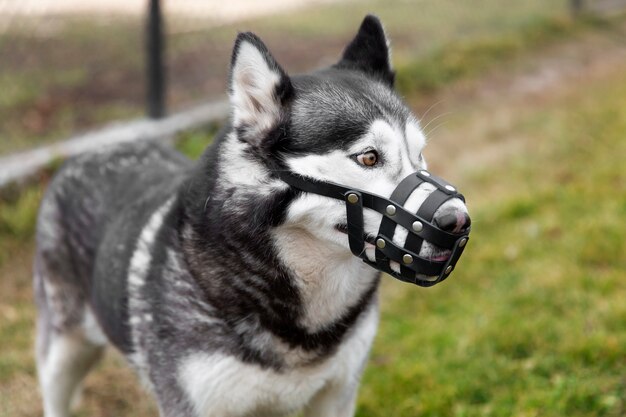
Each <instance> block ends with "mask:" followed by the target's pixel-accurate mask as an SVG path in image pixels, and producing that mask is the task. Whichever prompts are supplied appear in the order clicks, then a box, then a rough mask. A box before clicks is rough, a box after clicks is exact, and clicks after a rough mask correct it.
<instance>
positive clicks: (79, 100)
mask: <svg viewBox="0 0 626 417" xmlns="http://www.w3.org/2000/svg"><path fill="white" fill-rule="evenodd" d="M625 12H626V0H525V1H503V0H473V1H471V2H470V1H455V0H384V1H383V0H363V1H358V0H352V1H350V0H297V1H295V0H292V1H289V0H265V1H263V2H259V1H254V0H230V1H228V2H225V1H214V0H204V1H203V0H177V1H174V0H161V1H160V2H159V1H156V0H150V1H148V0H124V1H122V0H107V1H101V2H93V1H77V0H55V1H52V0H0V416H1V417H4V416H7V417H8V416H11V417H13V416H20V417H21V416H39V415H41V406H40V400H39V394H38V388H37V384H36V371H35V367H34V361H33V347H32V346H33V329H34V317H35V310H34V307H33V304H32V291H31V287H30V285H31V284H30V282H31V258H32V250H33V239H32V238H33V233H34V223H35V216H36V211H37V208H38V204H39V200H40V198H41V195H42V192H43V190H45V186H46V184H47V182H48V180H49V178H50V176H51V175H52V174H53V173H54V170H55V168H56V167H58V166H59V163H60V162H61V161H62V160H63V159H64V158H65V157H67V156H68V155H72V154H75V153H77V152H82V151H85V150H89V149H94V148H97V147H100V146H103V145H104V144H106V143H113V142H115V141H124V140H166V141H170V142H171V143H172V144H173V145H174V146H176V147H178V148H179V149H180V150H181V151H182V152H184V153H186V154H187V155H189V156H190V157H192V158H196V157H197V156H198V155H199V154H200V153H201V152H202V150H203V149H204V148H205V147H206V146H207V144H208V143H210V141H211V140H212V137H213V135H214V133H215V131H216V129H217V128H218V127H219V125H220V124H222V123H223V122H224V120H225V118H226V117H227V114H228V113H227V112H228V109H227V106H225V104H224V99H225V90H226V81H227V74H228V64H229V59H230V52H231V48H232V45H233V42H234V39H235V37H236V34H237V32H238V31H248V30H250V31H253V32H255V33H257V34H258V35H259V36H260V37H261V38H262V39H263V40H264V41H265V43H266V44H267V45H268V47H269V48H270V50H271V51H272V52H273V54H274V55H275V57H276V58H277V60H278V61H279V62H280V63H281V64H282V65H283V67H284V68H285V69H286V70H287V71H288V72H290V73H298V72H303V71H306V70H309V69H314V68H319V67H322V66H327V65H331V64H333V63H334V62H336V61H337V60H338V58H339V56H340V54H341V51H342V49H343V48H344V46H345V45H346V44H347V43H348V42H349V41H350V39H351V38H352V36H354V34H355V33H356V30H357V28H358V26H359V24H360V22H361V20H362V19H363V17H364V16H365V14H367V13H374V14H376V15H378V16H379V17H380V18H381V20H382V21H383V23H384V24H385V28H386V31H387V34H388V36H389V37H390V39H391V42H392V50H393V62H394V66H395V68H396V70H397V88H398V91H399V93H400V94H401V95H402V96H403V98H404V99H405V100H406V101H407V103H409V105H410V106H411V107H412V108H413V110H414V111H415V113H416V115H417V116H418V118H419V119H420V120H421V123H422V127H423V129H424V130H425V132H426V134H427V137H428V139H429V145H428V147H427V149H426V152H425V154H426V157H427V159H428V161H429V167H430V168H431V170H433V171H435V172H437V173H439V174H441V175H442V176H444V177H445V178H447V179H449V180H450V181H451V182H452V183H454V184H456V185H458V186H459V187H460V188H461V189H462V190H463V191H464V194H465V195H466V198H467V200H468V205H469V208H470V211H471V213H472V220H473V232H472V241H471V242H470V245H469V247H468V249H467V251H466V252H465V253H466V255H465V256H464V258H463V260H462V261H461V263H460V267H459V269H458V271H456V272H455V274H454V275H453V278H451V279H450V280H448V281H446V282H445V283H443V284H441V285H438V286H436V287H434V288H431V289H424V288H418V287H411V286H408V285H407V284H402V283H400V282H394V281H392V280H391V279H390V278H387V279H385V280H383V281H384V282H383V287H382V294H381V306H382V320H381V325H380V330H379V334H378V337H377V339H376V343H375V346H374V349H373V352H372V355H371V360H370V363H369V365H368V368H367V370H366V373H365V376H364V380H363V384H362V387H361V390H360V396H359V404H358V410H357V416H360V417H365V416H407V417H409V416H456V417H462V416H529V417H530V416H555V417H556V416H626V301H625V300H626V221H624V219H626V165H625V164H624V158H625V157H626V14H625ZM76 415H77V416H95V417H104V416H107V417H118V416H137V417H144V416H155V415H157V411H156V407H155V405H154V403H153V401H152V399H151V398H150V397H149V396H148V395H146V394H145V393H144V392H143V390H142V389H141V388H140V386H139V384H138V382H137V380H136V379H135V377H134V376H133V374H132V373H131V372H130V371H129V370H128V369H127V368H126V366H125V365H124V362H123V360H122V359H121V358H120V357H119V355H117V354H116V353H115V352H113V351H111V352H110V354H109V355H107V358H106V359H105V361H104V362H103V363H102V364H101V365H100V366H99V368H98V369H97V371H96V372H94V373H92V374H91V375H90V376H89V377H88V379H87V381H86V392H85V397H84V402H83V404H82V406H81V407H80V408H79V409H78V411H77V414H76Z"/></svg>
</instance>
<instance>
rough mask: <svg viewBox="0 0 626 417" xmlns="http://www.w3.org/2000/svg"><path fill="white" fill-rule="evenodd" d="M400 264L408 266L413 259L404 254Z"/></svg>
mask: <svg viewBox="0 0 626 417" xmlns="http://www.w3.org/2000/svg"><path fill="white" fill-rule="evenodd" d="M402 262H404V263H405V264H407V265H408V264H410V263H411V262H413V257H412V256H411V255H409V254H408V253H405V254H404V255H403V256H402Z"/></svg>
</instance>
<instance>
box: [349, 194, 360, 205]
mask: <svg viewBox="0 0 626 417" xmlns="http://www.w3.org/2000/svg"><path fill="white" fill-rule="evenodd" d="M348 202H350V203H352V204H354V203H358V202H359V196H358V195H356V194H354V193H352V194H348Z"/></svg>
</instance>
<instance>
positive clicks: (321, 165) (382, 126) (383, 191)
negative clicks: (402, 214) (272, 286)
mask: <svg viewBox="0 0 626 417" xmlns="http://www.w3.org/2000/svg"><path fill="white" fill-rule="evenodd" d="M425 145H426V139H425V137H424V134H423V133H422V131H421V129H420V127H419V124H418V122H417V121H415V120H409V121H408V122H407V123H406V124H405V126H398V125H392V124H390V123H389V122H387V121H385V120H376V121H374V122H373V123H372V124H371V126H370V127H369V129H368V131H367V133H366V134H365V135H363V136H362V137H361V138H360V139H359V140H357V141H355V142H354V143H353V144H352V145H351V147H350V149H348V150H347V151H342V150H335V151H332V152H329V153H325V154H321V155H307V156H303V157H295V158H290V159H288V160H287V161H286V162H287V163H288V165H289V168H290V169H291V170H292V171H294V172H296V173H299V174H302V175H304V176H308V177H313V178H316V179H320V180H325V181H332V182H335V183H338V184H343V185H348V186H353V187H355V188H359V189H362V190H365V191H368V192H371V193H374V194H378V195H381V196H383V197H387V198H388V197H389V196H390V195H391V193H392V192H393V190H394V189H395V188H396V186H397V185H398V183H399V182H400V181H401V180H402V179H403V178H404V177H406V176H408V175H409V174H411V173H413V172H415V171H417V170H419V169H426V168H427V164H426V161H425V159H424V157H423V156H422V151H423V149H424V147H425ZM371 149H374V150H376V151H377V152H378V154H379V157H380V158H381V162H380V165H378V166H374V167H365V166H363V165H360V164H358V162H356V161H355V160H354V157H353V155H355V154H359V153H362V152H364V151H367V150H371ZM433 190H434V186H433V185H431V184H428V183H424V184H422V185H420V186H419V187H418V188H417V189H416V190H415V191H414V192H413V193H412V194H411V196H410V197H409V198H408V200H407V201H406V203H405V204H404V207H405V208H406V209H407V210H408V211H410V212H412V213H415V212H417V210H418V209H419V207H420V205H421V204H422V203H423V202H424V200H425V199H426V198H427V197H428V195H429V194H430V193H431V192H432V191H433ZM441 210H451V211H452V210H453V211H458V212H461V213H467V208H466V207H465V204H464V203H463V202H462V201H461V200H459V199H452V200H449V201H448V202H446V203H445V204H444V205H442V206H441V207H440V208H439V210H438V211H441ZM381 217H382V215H381V214H379V213H377V212H374V211H372V210H367V209H366V210H365V212H364V225H365V232H366V233H367V234H370V235H372V236H376V234H377V232H378V227H379V225H380V221H381ZM287 222H288V223H291V224H297V225H299V226H300V227H302V228H304V229H306V230H307V231H308V232H309V233H310V234H312V235H313V236H315V237H316V238H318V239H319V240H320V242H325V243H326V242H331V243H333V244H336V245H338V246H341V247H342V248H343V249H345V250H347V251H349V244H348V237H347V235H346V234H345V233H342V232H340V231H338V230H337V229H336V226H337V225H340V224H345V223H346V209H345V203H343V202H341V201H339V200H333V199H330V198H327V197H321V196H318V195H315V194H311V193H305V194H303V195H302V196H301V197H300V198H299V199H298V200H297V201H295V202H294V203H293V204H292V206H291V207H290V209H289V212H288V217H287ZM407 234H408V231H407V230H406V229H404V228H403V227H401V226H397V227H396V233H395V235H394V237H393V240H394V242H395V243H396V244H398V245H399V246H403V245H404V242H405V240H406V237H407ZM374 251H375V249H374V247H373V246H372V245H369V244H368V245H366V254H367V256H368V258H370V260H374ZM436 251H437V249H436V248H435V247H434V246H433V245H431V244H429V243H428V242H425V243H424V245H423V246H422V249H421V252H420V256H423V257H430V256H432V255H433V254H435V253H436ZM391 267H392V269H394V270H397V271H398V272H399V265H398V264H396V263H392V265H391Z"/></svg>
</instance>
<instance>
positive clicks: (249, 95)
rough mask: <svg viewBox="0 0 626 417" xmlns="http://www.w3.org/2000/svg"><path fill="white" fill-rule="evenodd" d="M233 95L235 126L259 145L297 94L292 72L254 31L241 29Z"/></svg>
mask: <svg viewBox="0 0 626 417" xmlns="http://www.w3.org/2000/svg"><path fill="white" fill-rule="evenodd" d="M229 95H230V102H231V106H232V112H233V113H232V117H233V127H234V128H235V129H236V130H237V131H238V132H239V135H240V137H241V138H242V139H244V140H246V141H247V142H249V143H251V144H253V145H255V146H258V145H260V142H261V140H262V139H263V137H264V136H265V135H266V134H267V133H268V132H269V131H270V130H271V129H272V128H274V127H275V126H276V125H277V124H278V122H279V121H280V119H281V116H282V115H283V112H284V109H285V106H286V105H287V104H288V102H289V101H290V99H291V98H292V96H293V86H292V84H291V80H290V79H289V76H288V75H287V73H286V72H285V71H284V70H283V69H282V68H281V67H280V65H278V63H277V62H276V60H275V59H274V57H273V56H272V54H270V52H269V50H268V49H267V47H266V46H265V44H263V42H262V41H261V39H259V38H258V37H257V36H256V35H255V34H253V33H250V32H246V33H240V34H239V36H237V40H236V41H235V47H234V49H233V56H232V60H231V67H230V80H229Z"/></svg>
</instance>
